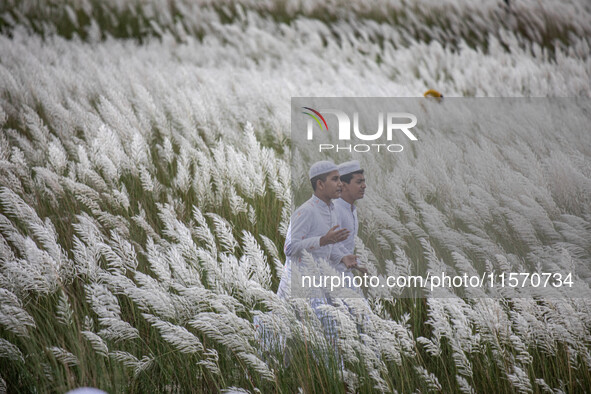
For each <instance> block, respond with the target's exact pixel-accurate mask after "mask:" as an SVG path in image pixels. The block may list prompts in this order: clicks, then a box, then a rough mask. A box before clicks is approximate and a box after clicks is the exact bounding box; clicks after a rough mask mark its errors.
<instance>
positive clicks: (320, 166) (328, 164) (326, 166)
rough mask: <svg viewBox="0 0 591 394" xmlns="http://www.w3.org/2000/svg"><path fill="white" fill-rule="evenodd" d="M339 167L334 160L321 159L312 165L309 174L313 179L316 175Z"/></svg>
mask: <svg viewBox="0 0 591 394" xmlns="http://www.w3.org/2000/svg"><path fill="white" fill-rule="evenodd" d="M337 169H338V167H337V165H336V164H335V163H333V162H332V161H328V160H321V161H317V162H316V163H314V164H312V167H310V172H309V174H308V175H310V179H312V178H314V177H315V176H318V175H322V174H328V173H329V172H332V171H336V170H337Z"/></svg>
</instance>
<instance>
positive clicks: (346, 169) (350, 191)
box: [333, 160, 367, 288]
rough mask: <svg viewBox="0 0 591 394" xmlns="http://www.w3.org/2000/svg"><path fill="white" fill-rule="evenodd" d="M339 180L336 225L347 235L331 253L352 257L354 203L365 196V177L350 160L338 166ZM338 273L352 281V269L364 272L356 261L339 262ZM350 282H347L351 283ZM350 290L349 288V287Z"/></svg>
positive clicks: (355, 228)
mask: <svg viewBox="0 0 591 394" xmlns="http://www.w3.org/2000/svg"><path fill="white" fill-rule="evenodd" d="M338 169H339V174H340V179H341V183H342V186H341V197H340V198H338V199H336V200H335V201H334V204H335V208H336V211H337V216H338V225H339V226H340V228H344V229H347V230H348V231H349V235H348V236H347V238H346V239H345V240H344V241H343V242H340V243H339V244H338V245H335V248H336V249H337V250H335V251H334V252H333V253H335V254H341V255H353V254H354V252H355V237H356V236H357V232H358V231H359V220H358V219H357V207H355V201H357V200H360V199H362V198H363V196H364V195H365V188H366V187H367V186H366V184H365V176H364V175H363V169H362V168H361V166H360V164H359V161H357V160H352V161H348V162H345V163H342V164H340V165H339V166H338ZM336 268H337V270H338V271H339V272H344V273H345V275H347V276H348V277H350V278H351V279H353V273H352V272H351V270H352V269H358V270H360V271H361V272H365V270H364V269H363V268H359V267H358V266H357V261H354V262H352V263H350V264H346V263H345V262H340V263H339V264H337V266H336ZM351 282H352V281H350V282H348V283H351ZM350 288H351V287H350Z"/></svg>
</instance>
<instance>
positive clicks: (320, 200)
mask: <svg viewBox="0 0 591 394" xmlns="http://www.w3.org/2000/svg"><path fill="white" fill-rule="evenodd" d="M309 177H310V181H311V183H312V188H313V190H314V195H312V197H310V199H309V200H308V201H306V202H305V203H304V204H302V205H301V206H300V207H299V208H298V209H296V211H295V212H294V213H293V215H292V217H291V221H290V224H289V229H288V232H287V236H286V239H285V255H286V256H287V261H286V263H285V266H284V269H283V274H282V276H281V282H280V283H279V288H278V290H277V294H278V295H279V297H281V298H283V299H287V298H289V297H290V296H291V273H292V267H293V264H299V266H301V264H302V262H303V259H304V258H305V256H304V254H305V253H306V252H307V253H309V254H310V256H311V258H312V259H313V261H316V262H317V261H319V260H320V259H324V260H326V261H327V262H329V263H332V264H336V263H338V262H340V261H347V262H348V263H349V264H350V262H351V261H352V260H354V256H347V255H346V254H342V253H343V251H344V249H336V248H333V246H334V244H336V243H339V242H342V241H343V240H345V239H346V238H347V237H348V236H349V231H348V230H346V229H341V228H339V226H338V217H337V213H336V211H335V206H334V204H333V202H332V200H333V199H336V198H339V197H340V194H341V186H342V185H341V182H340V178H339V172H338V169H337V166H336V165H335V164H334V163H332V162H329V161H320V162H317V163H315V164H314V165H312V167H311V168H310V172H309ZM313 302H317V303H318V302H322V301H319V300H315V301H314V300H313Z"/></svg>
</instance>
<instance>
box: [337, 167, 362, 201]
mask: <svg viewBox="0 0 591 394" xmlns="http://www.w3.org/2000/svg"><path fill="white" fill-rule="evenodd" d="M366 187H367V185H366V184H365V176H363V174H353V178H352V179H351V182H349V183H347V182H343V187H342V189H343V192H342V195H341V197H342V198H343V200H345V201H348V202H353V201H357V200H360V199H362V198H363V196H364V195H365V188H366Z"/></svg>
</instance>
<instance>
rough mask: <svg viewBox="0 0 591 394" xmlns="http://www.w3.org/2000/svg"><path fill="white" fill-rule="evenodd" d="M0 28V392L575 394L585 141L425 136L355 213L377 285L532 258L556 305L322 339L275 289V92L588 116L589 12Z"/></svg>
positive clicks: (455, 11)
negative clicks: (559, 109)
mask: <svg viewBox="0 0 591 394" xmlns="http://www.w3.org/2000/svg"><path fill="white" fill-rule="evenodd" d="M0 32H1V35H0V128H1V132H0V392H5V391H7V392H10V393H17V392H18V393H21V392H65V391H67V390H69V389H73V388H76V387H80V386H93V387H98V388H100V389H103V390H105V391H107V392H112V393H116V392H132V393H143V392H218V391H222V390H226V391H237V392H250V393H258V392H260V393H268V392H281V393H292V392H298V391H300V392H306V393H308V392H327V393H332V392H346V391H348V392H399V393H407V392H432V391H440V392H466V393H469V392H495V393H497V392H524V393H531V392H535V393H550V392H553V393H562V392H565V393H567V392H568V393H571V392H585V391H587V392H588V391H589V390H590V389H591V291H590V289H589V283H590V279H591V131H590V130H591V129H590V125H589V123H588V122H584V121H582V122H580V123H579V124H580V127H579V128H578V131H575V132H570V133H565V132H562V131H561V130H560V128H557V131H556V133H555V134H547V135H545V136H544V138H530V139H527V138H526V137H525V136H524V133H525V131H523V130H521V131H520V130H517V131H516V133H517V135H520V136H521V137H523V138H521V139H517V140H515V141H516V142H511V141H509V140H508V139H507V138H501V137H502V132H500V133H501V134H499V135H498V136H497V135H494V134H489V135H479V136H477V137H476V136H475V137H474V138H473V139H468V140H467V142H465V143H459V144H451V143H450V142H449V141H448V140H447V139H446V136H445V134H437V133H432V134H431V140H430V141H431V142H430V145H429V147H430V150H428V151H425V152H423V154H418V155H410V154H405V153H400V154H399V156H398V157H399V158H400V159H399V162H398V164H399V165H398V167H397V168H396V171H395V173H394V178H392V179H394V181H392V180H391V181H390V182H385V181H384V182H383V183H382V184H380V183H379V182H380V181H379V179H378V178H376V179H375V180H374V183H373V184H370V188H369V189H368V193H367V199H371V200H372V201H388V202H389V204H390V206H393V207H394V208H395V209H388V210H383V211H376V210H375V209H374V210H372V209H369V208H368V207H369V205H366V206H364V205H360V211H359V212H360V213H359V217H360V219H361V229H360V233H359V245H358V250H359V251H360V254H361V255H363V258H364V259H365V260H366V261H368V262H369V263H370V264H372V265H373V266H375V269H376V270H378V271H379V272H380V273H381V274H383V275H387V274H393V273H400V272H413V270H414V267H416V266H417V265H419V264H423V265H425V264H431V265H439V266H446V267H452V268H453V269H455V270H456V271H461V272H469V271H478V272H481V271H482V267H487V266H488V267H500V269H507V270H512V271H517V272H519V271H520V270H521V269H523V268H524V267H529V268H531V267H532V266H535V265H536V264H542V265H543V266H544V267H546V268H548V267H551V268H552V269H554V270H556V271H560V270H569V271H570V272H573V280H574V282H575V283H576V286H577V294H578V295H579V297H577V298H572V297H565V296H564V294H562V293H561V292H560V289H556V290H555V292H554V293H552V294H553V295H554V296H551V297H550V296H549V297H524V298H504V297H502V296H498V297H490V298H474V297H472V298H471V297H451V294H450V297H447V298H435V297H421V298H415V299H412V298H410V299H409V298H406V299H396V298H394V297H384V296H383V294H374V293H372V292H371V291H367V292H366V297H367V303H364V302H362V301H360V300H358V301H356V302H357V303H356V304H355V302H353V303H354V304H355V305H356V307H355V308H353V312H351V311H349V309H347V308H346V307H344V306H343V305H341V304H339V303H338V302H335V303H334V305H331V306H329V307H327V313H328V314H330V315H331V316H333V317H334V318H335V321H336V322H337V323H338V335H337V338H336V343H332V342H331V341H329V340H327V338H326V337H325V334H324V333H323V328H322V325H321V323H320V322H319V321H318V320H317V319H316V318H315V315H314V314H313V313H311V311H310V307H309V305H308V302H307V301H306V300H302V299H293V300H290V301H287V302H286V301H282V300H280V299H278V298H277V296H276V295H275V291H276V289H277V285H278V283H279V278H280V274H281V269H282V266H283V264H284V263H285V256H284V253H283V243H284V240H285V234H286V230H287V227H288V223H289V217H290V214H291V209H292V207H291V202H292V190H291V170H290V168H291V167H290V160H291V155H292V152H290V99H291V97H295V96H378V97H418V96H422V94H423V92H424V91H426V90H427V89H432V88H434V89H437V90H439V91H440V92H442V93H444V95H445V96H446V97H524V96H525V97H531V96H535V97H577V98H581V100H588V99H589V97H590V96H591V83H590V81H591V50H590V48H591V3H589V2H588V1H586V0H578V1H576V0H568V1H550V0H546V1H545V0H540V1H537V0H510V1H501V0H483V1H468V0H417V1H404V0H399V1H396V0H392V1H386V0H374V1H362V0H351V1H345V0H342V1H340V0H330V1H323V2H313V1H306V0H276V1H273V0H267V1H255V0H240V1H238V2H230V1H195V2H194V1H190V0H168V1H165V0H145V1H140V0H130V1H124V0H104V1H98V0H64V1H57V0H55V1H47V2H43V1H33V0H27V1H21V0H4V1H2V2H1V3H0ZM587 108H588V107H587ZM588 119H589V114H588V112H587V120H588ZM556 122H557V124H559V123H560V120H556ZM459 132H464V133H467V134H469V133H474V131H470V130H460V131H459ZM520 133H521V134H520ZM497 137H498V138H497ZM419 138H420V134H419ZM469 141H473V142H469ZM460 158H461V159H460ZM375 206H379V204H377V205H375ZM427 295H428V294H427ZM360 317H361V318H362V319H366V324H365V326H366V327H365V328H364V329H363V330H358V329H357V326H358V325H357V322H358V320H359V318H360ZM255 323H256V324H255ZM261 325H262V326H263V327H265V329H264V330H263V331H261V329H260V327H261ZM261 332H263V333H264V336H266V337H267V338H266V339H265V338H261ZM269 338H270V339H269ZM277 338H280V341H274V339H277ZM277 342H279V343H277Z"/></svg>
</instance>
